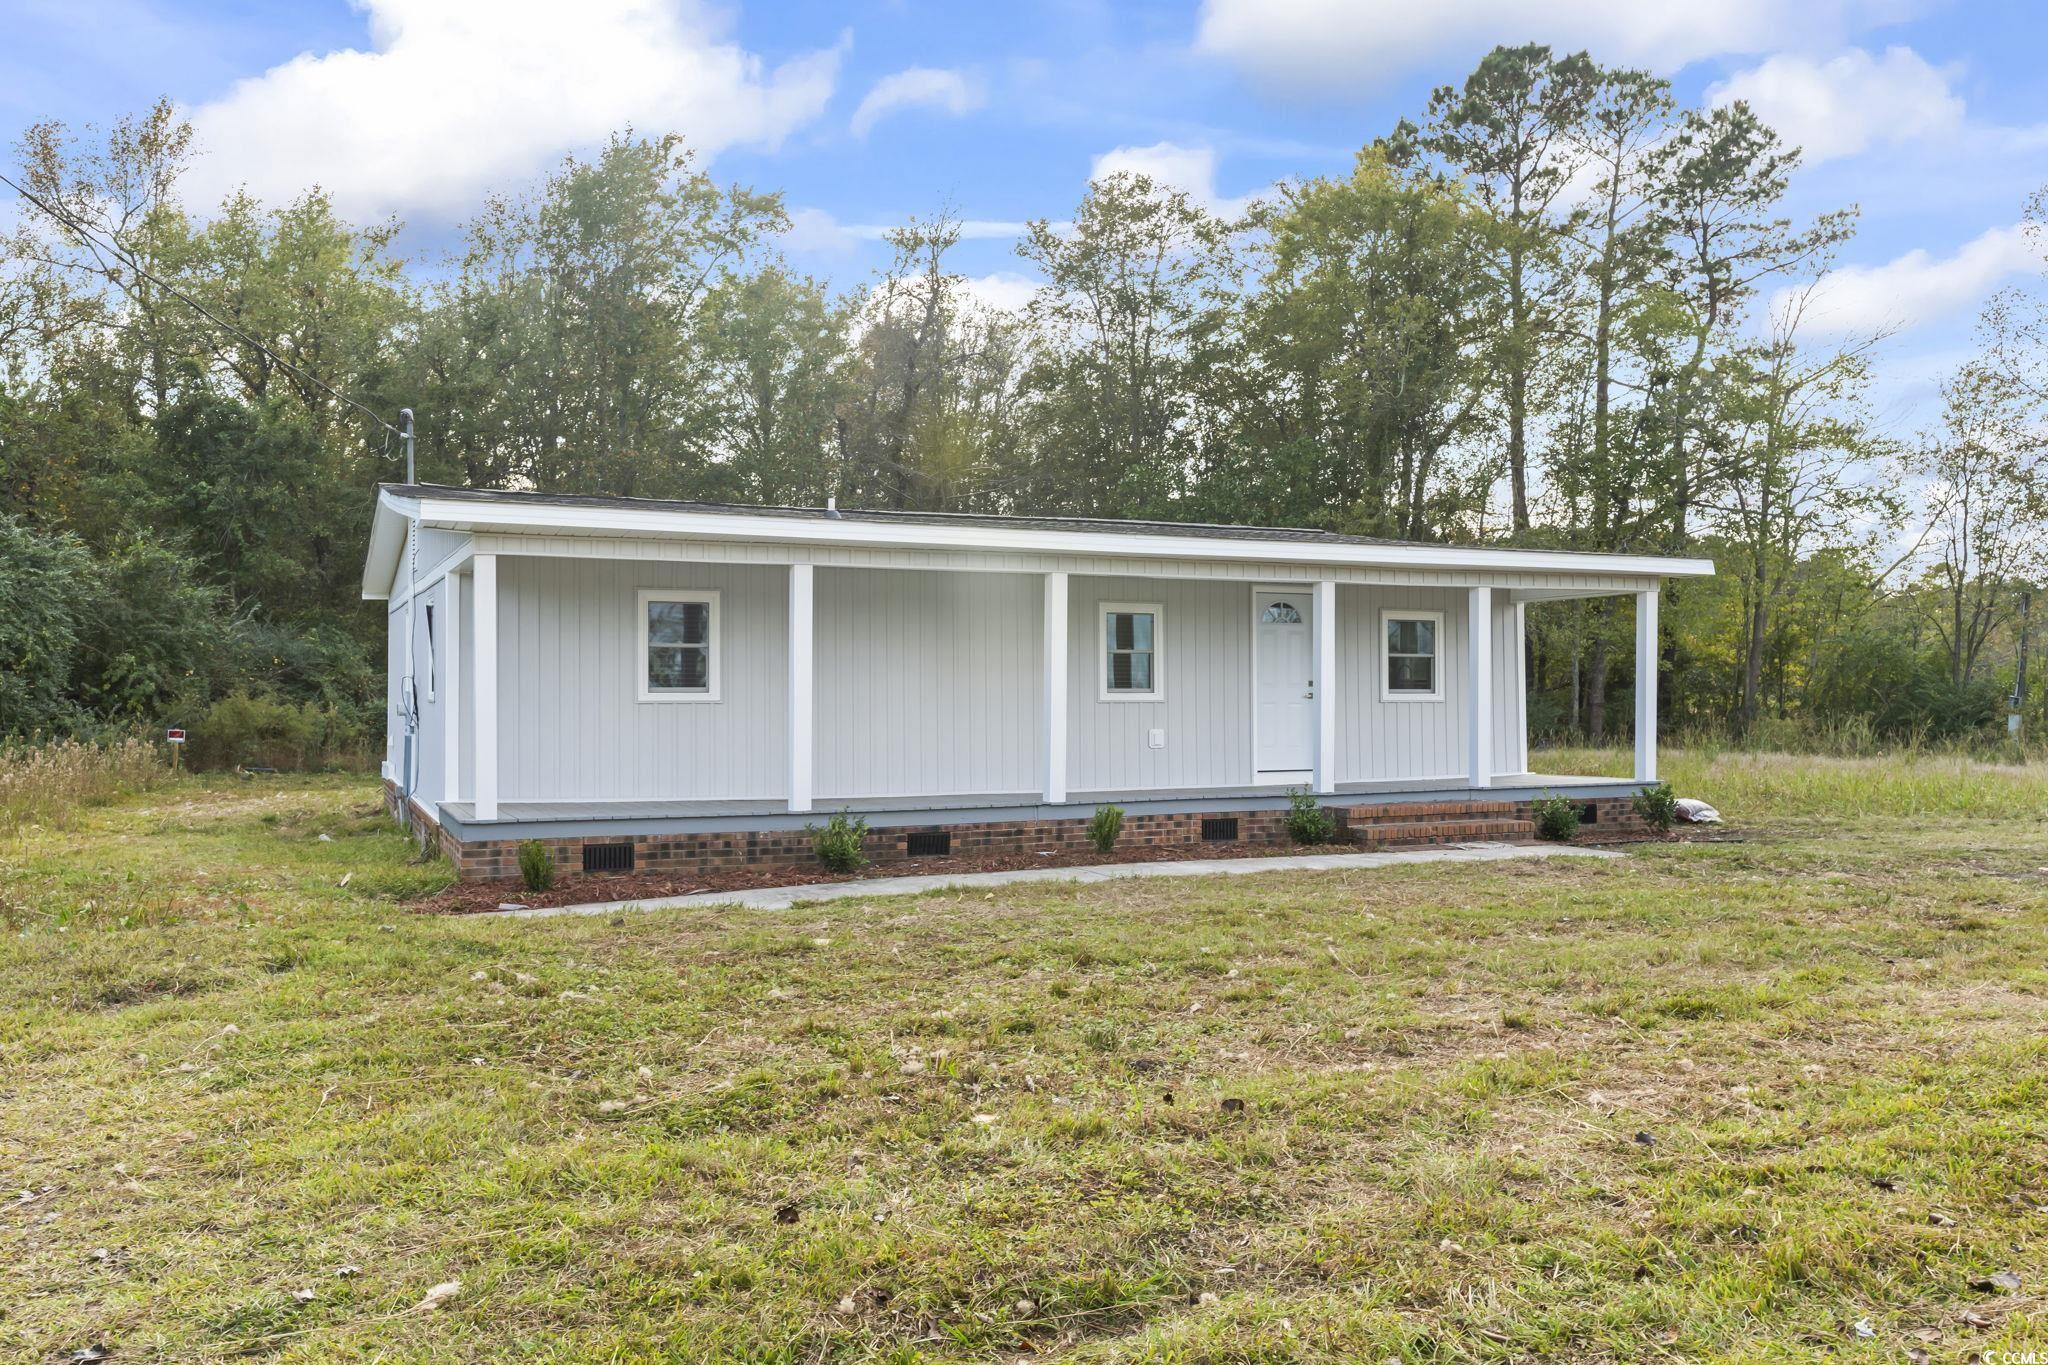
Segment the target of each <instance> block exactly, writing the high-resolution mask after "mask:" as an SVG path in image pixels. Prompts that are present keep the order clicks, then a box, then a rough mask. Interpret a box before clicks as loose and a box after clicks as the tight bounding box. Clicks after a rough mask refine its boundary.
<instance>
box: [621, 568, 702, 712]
mask: <svg viewBox="0 0 2048 1365" xmlns="http://www.w3.org/2000/svg"><path fill="white" fill-rule="evenodd" d="M718 664H719V659H718V593H717V592H716V591H715V590H711V589H686V588H643V589H641V592H640V700H641V701H717V700H718Z"/></svg>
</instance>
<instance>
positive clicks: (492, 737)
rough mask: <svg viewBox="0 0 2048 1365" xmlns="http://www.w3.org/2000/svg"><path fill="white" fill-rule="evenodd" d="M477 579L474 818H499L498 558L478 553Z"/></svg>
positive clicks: (476, 564)
mask: <svg viewBox="0 0 2048 1365" xmlns="http://www.w3.org/2000/svg"><path fill="white" fill-rule="evenodd" d="M470 574H471V576H472V577H474V578H475V580H476V723H475V729H476V818H477V819H479V820H495V819H497V818H498V557H497V556H496V555H478V556H477V557H476V562H475V563H474V565H473V566H472V567H471V569H470Z"/></svg>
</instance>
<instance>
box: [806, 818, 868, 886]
mask: <svg viewBox="0 0 2048 1365" xmlns="http://www.w3.org/2000/svg"><path fill="white" fill-rule="evenodd" d="M804 833H806V834H808V835H810V836H811V847H812V848H813V849H814V850H816V851H817V854H818V861H819V862H821V863H823V864H824V865H825V866H827V867H829V868H831V869H832V870H833V871H834V872H852V871H853V870H854V869H856V868H861V867H866V866H867V863H868V855H867V852H866V850H865V849H864V848H863V847H862V845H863V843H865V841H866V839H867V837H868V822H867V820H866V819H865V818H864V817H862V818H854V817H850V816H848V815H847V813H846V812H845V811H840V812H839V813H838V814H837V815H835V816H833V817H832V818H831V819H830V820H827V821H826V822H825V825H824V827H823V828H820V827H818V826H817V825H805V826H804Z"/></svg>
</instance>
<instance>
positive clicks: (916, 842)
mask: <svg viewBox="0 0 2048 1365" xmlns="http://www.w3.org/2000/svg"><path fill="white" fill-rule="evenodd" d="M903 851H904V853H906V854H908V855H909V856H910V857H912V858H943V857H945V856H946V855H947V854H949V853H951V852H952V851H953V834H952V831H950V830H943V829H940V830H917V831H915V832H913V833H910V834H906V835H904V836H903Z"/></svg>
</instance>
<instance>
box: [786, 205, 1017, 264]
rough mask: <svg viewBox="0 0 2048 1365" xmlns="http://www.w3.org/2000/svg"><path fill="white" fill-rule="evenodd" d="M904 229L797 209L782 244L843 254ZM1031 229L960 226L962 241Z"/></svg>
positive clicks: (976, 221) (1002, 224) (990, 221)
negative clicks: (842, 219)
mask: <svg viewBox="0 0 2048 1365" xmlns="http://www.w3.org/2000/svg"><path fill="white" fill-rule="evenodd" d="M901 226H903V223H902V222H901V221H898V222H895V223H842V222H840V221H839V220H838V219H837V218H835V217H833V216H832V214H830V213H829V212H827V211H826V210H824V209H816V208H795V209H791V210H790V211H789V230H788V231H787V232H785V233H783V234H782V241H783V244H784V245H785V246H787V247H789V248H790V249H791V250H793V251H829V252H836V253H844V252H847V251H851V250H852V249H853V248H854V247H856V246H858V245H859V244H860V243H862V242H879V241H881V240H882V238H884V237H886V236H887V235H888V234H889V233H890V232H892V231H894V230H895V229H896V228H898V227H901ZM1029 226H1030V225H1029V224H1028V223H1020V222H1012V221H1009V220H1007V219H999V218H964V219H962V220H961V221H960V224H959V227H960V240H961V241H963V242H977V241H995V242H1001V241H1011V240H1014V239H1016V238H1018V237H1022V236H1023V235H1024V232H1025V229H1026V228H1027V227H1029Z"/></svg>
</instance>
